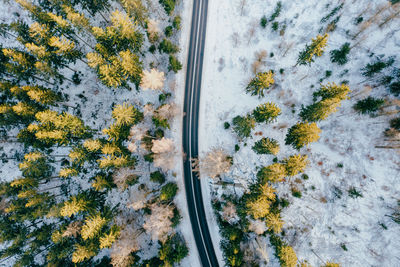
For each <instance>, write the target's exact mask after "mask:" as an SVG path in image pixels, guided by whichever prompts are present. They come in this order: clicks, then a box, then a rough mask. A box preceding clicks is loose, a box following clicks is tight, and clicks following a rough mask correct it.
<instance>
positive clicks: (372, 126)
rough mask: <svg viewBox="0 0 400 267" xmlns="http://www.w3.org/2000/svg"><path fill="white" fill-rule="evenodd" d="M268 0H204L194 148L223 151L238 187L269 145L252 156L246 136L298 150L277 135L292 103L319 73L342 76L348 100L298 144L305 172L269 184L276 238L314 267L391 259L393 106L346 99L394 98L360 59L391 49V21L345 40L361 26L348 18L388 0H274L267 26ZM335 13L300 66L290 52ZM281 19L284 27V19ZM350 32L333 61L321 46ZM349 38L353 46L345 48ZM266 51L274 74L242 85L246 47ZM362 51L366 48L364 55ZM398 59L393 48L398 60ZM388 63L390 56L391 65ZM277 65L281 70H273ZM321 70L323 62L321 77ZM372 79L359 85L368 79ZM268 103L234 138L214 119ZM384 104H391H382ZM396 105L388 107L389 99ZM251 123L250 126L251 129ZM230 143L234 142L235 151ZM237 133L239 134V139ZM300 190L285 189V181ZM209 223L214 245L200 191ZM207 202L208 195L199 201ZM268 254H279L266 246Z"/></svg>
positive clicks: (293, 116)
mask: <svg viewBox="0 0 400 267" xmlns="http://www.w3.org/2000/svg"><path fill="white" fill-rule="evenodd" d="M277 2H278V1H276V0H273V1H262V0H251V1H246V0H218V1H210V2H209V13H208V14H209V15H208V16H209V17H208V25H207V38H206V51H205V59H204V61H205V62H204V73H203V85H202V92H201V114H200V120H201V122H200V127H199V128H200V129H201V130H200V137H199V140H200V146H201V147H200V151H201V152H202V153H203V155H204V154H205V153H206V152H207V151H209V150H210V149H212V148H215V147H221V148H223V149H225V150H226V151H227V152H228V153H229V154H230V155H232V156H233V161H234V164H233V166H232V169H231V171H230V172H229V173H228V174H226V176H225V178H231V179H233V180H234V182H235V183H239V184H241V185H242V186H243V187H244V188H247V186H248V185H249V184H250V183H253V182H255V180H256V173H257V170H258V168H259V167H262V166H266V165H269V164H271V163H272V159H273V158H274V156H272V155H257V154H256V153H255V152H254V151H253V150H252V149H251V147H252V146H253V145H254V142H255V141H257V140H259V139H260V138H261V137H270V138H274V139H276V140H278V141H279V144H280V146H281V151H280V152H279V154H278V155H277V157H278V158H279V159H282V158H285V157H287V156H289V155H293V154H296V153H298V152H297V151H296V150H294V149H293V148H291V147H289V146H285V145H284V143H285V142H284V139H285V136H286V133H287V129H288V128H289V127H291V126H292V125H294V124H295V123H296V122H297V121H299V120H300V119H299V116H298V113H299V111H300V109H301V105H302V104H303V105H305V106H306V105H309V104H310V103H312V99H313V98H312V93H313V92H314V91H316V90H317V89H318V88H319V83H320V79H323V80H322V83H323V84H326V83H328V82H335V83H337V84H340V83H341V82H342V81H344V80H346V81H348V85H349V86H350V89H351V91H352V92H351V94H350V96H351V99H350V100H345V101H343V102H342V106H341V107H340V108H339V110H338V112H337V113H335V114H333V115H331V116H329V117H328V119H326V120H324V121H322V122H319V123H318V126H319V127H320V128H321V130H322V133H321V138H320V139H319V141H318V142H315V143H313V144H311V145H310V146H308V147H307V148H303V149H301V150H300V152H301V153H302V154H306V155H308V158H309V160H310V162H311V163H310V165H309V166H308V168H307V169H306V171H305V173H306V174H307V175H308V176H309V179H307V180H303V179H297V178H300V176H299V177H294V178H290V179H288V180H287V182H286V183H281V184H280V185H279V187H278V195H279V196H280V197H284V198H287V199H288V200H289V201H290V203H291V204H290V205H289V207H288V208H286V209H284V210H283V213H282V217H283V220H284V221H285V225H284V231H285V233H286V235H285V236H284V237H283V239H284V240H285V241H287V242H288V243H289V245H291V246H293V248H294V250H295V251H296V253H297V257H298V258H299V260H307V261H308V262H309V263H310V264H312V266H320V265H322V264H324V263H325V262H327V261H329V260H332V261H335V262H338V263H340V264H342V266H382V267H386V266H387V267H392V266H400V257H399V251H400V235H399V231H400V225H398V224H396V223H395V222H393V221H392V220H391V219H390V218H389V217H388V216H387V215H390V214H391V213H392V212H393V210H392V209H393V208H394V207H396V205H397V201H398V199H399V195H400V194H399V193H400V183H399V177H400V154H399V151H398V150H397V151H396V150H394V149H381V148H375V146H386V145H388V143H387V141H385V140H384V139H385V138H384V137H383V131H384V130H385V129H386V128H388V127H389V120H390V119H391V118H393V117H394V116H390V115H389V116H377V117H374V118H372V117H370V116H368V115H359V114H358V113H356V112H355V111H354V110H353V108H352V106H353V105H354V104H355V102H356V101H357V100H360V99H363V98H365V97H366V96H368V95H371V96H374V97H382V98H385V99H387V100H390V99H392V98H393V96H391V95H390V94H389V93H388V91H387V90H386V89H385V88H384V87H382V86H375V84H374V82H372V81H368V80H367V81H366V78H365V77H363V76H362V75H361V69H362V68H363V67H365V65H366V64H368V63H370V62H371V61H373V59H374V58H375V56H377V55H383V54H384V55H385V58H387V57H389V56H397V55H398V54H399V52H400V33H399V30H400V21H399V19H394V20H393V21H391V22H390V23H386V24H384V25H382V27H378V26H377V25H376V24H374V23H373V24H372V25H370V26H369V27H368V28H367V29H365V30H364V31H363V32H362V33H361V34H359V35H358V36H357V38H355V39H353V38H352V36H354V35H355V34H356V33H357V32H358V31H359V30H360V25H356V24H355V19H356V18H357V17H360V16H361V15H362V16H363V17H364V19H368V18H370V17H372V16H373V15H374V14H375V12H376V11H377V10H378V9H379V8H380V7H381V6H382V5H384V4H387V1H384V0H380V1H368V0H357V1H351V0H347V1H345V0H342V1H330V0H322V1H315V0H312V1H302V0H290V1H282V11H281V13H280V15H279V16H278V17H277V18H276V19H275V21H277V22H279V28H278V30H277V31H273V30H272V29H271V23H268V24H267V26H266V28H265V29H264V28H262V27H261V26H260V19H261V17H262V16H264V15H265V16H266V17H267V18H268V17H269V16H271V14H272V13H273V11H274V8H275V6H276V4H277ZM340 4H344V6H343V8H342V9H340V10H339V11H338V13H337V14H336V15H335V16H332V17H331V18H329V19H328V20H327V21H326V22H321V19H322V18H323V17H325V16H327V15H328V14H329V13H330V12H331V11H332V10H333V9H334V8H335V7H337V6H339V5H340ZM337 16H340V19H339V21H338V22H337V23H336V26H337V27H336V29H335V30H334V31H333V32H329V41H328V46H327V49H326V51H325V53H324V55H323V56H322V57H319V58H317V59H316V60H315V62H314V63H312V65H311V67H309V66H296V67H295V64H296V61H297V57H298V54H299V52H300V51H301V50H302V49H303V48H304V47H305V45H306V44H307V43H310V41H311V38H314V37H315V36H317V35H318V34H323V33H324V32H325V29H326V27H327V25H328V23H329V22H330V21H332V20H333V19H334V18H336V17H337ZM283 25H286V26H283ZM282 29H283V30H282ZM345 42H349V43H350V44H351V46H352V49H351V51H350V54H349V61H348V63H347V64H345V65H343V66H339V65H337V64H334V63H331V62H330V57H329V52H330V51H331V50H333V49H339V48H340V46H342V45H343V44H344V43H345ZM353 46H354V47H353ZM261 50H266V51H267V54H268V56H267V58H266V60H265V64H264V65H263V66H261V67H260V71H267V70H269V69H272V70H274V71H275V73H276V75H275V85H276V86H274V87H273V88H272V89H270V90H269V91H268V92H267V94H266V95H265V97H263V98H260V99H259V98H257V96H251V95H250V94H246V92H245V88H246V85H247V84H248V82H249V81H250V79H251V78H252V77H253V75H254V74H253V73H252V70H251V65H252V63H253V61H254V60H255V53H256V52H259V51H261ZM371 53H374V54H375V55H374V56H372V55H371ZM397 60H398V59H397ZM396 64H397V66H398V61H396V63H395V65H396ZM280 69H283V72H282V73H280V72H279V70H280ZM326 71H331V75H330V77H325V76H326ZM370 87H371V88H372V90H369V88H370ZM270 101H272V102H274V103H276V104H277V105H278V106H279V107H280V108H281V110H282V115H280V116H279V117H278V120H277V122H275V123H272V124H268V125H266V124H257V126H256V128H255V130H253V133H252V137H251V138H248V139H246V140H245V141H244V142H240V143H239V142H238V141H237V138H236V136H235V134H234V133H233V132H232V131H231V130H230V129H229V130H225V129H224V125H223V124H224V122H226V121H228V122H231V121H232V118H233V117H235V116H237V115H242V116H243V115H245V114H246V113H249V112H251V111H252V110H253V109H254V108H255V107H256V106H257V105H259V104H261V103H265V102H270ZM391 108H393V107H391ZM396 108H397V110H398V109H399V107H398V106H397V107H395V108H394V109H395V110H396ZM255 133H257V135H255ZM235 144H239V145H240V150H239V151H238V152H237V153H235V150H234V147H235ZM246 144H247V145H246ZM203 185H204V188H205V189H206V190H207V191H206V192H203V193H204V195H205V197H207V196H208V197H209V196H210V194H217V195H221V194H222V193H227V192H230V193H233V194H235V193H236V192H241V190H240V189H239V190H237V191H236V190H234V188H232V187H231V186H226V187H222V186H218V185H213V182H212V181H210V182H209V181H207V180H203ZM293 188H295V189H297V190H300V191H301V192H302V197H301V198H295V197H293V196H292V194H291V189H293ZM352 188H355V189H356V190H357V191H358V192H360V193H361V194H362V197H356V198H352V197H351V196H350V194H349V193H348V190H350V189H352ZM206 202H208V203H205V204H206V205H209V206H208V212H209V217H210V218H209V223H210V227H214V229H211V231H212V232H214V233H215V234H214V236H213V237H215V240H214V243H215V247H216V248H217V247H218V246H219V245H218V243H219V240H220V238H219V237H218V234H217V232H218V229H217V227H218V226H217V224H216V223H215V218H213V215H212V214H213V212H212V210H211V205H210V200H209V201H206ZM206 207H207V206H206ZM269 250H270V251H269V255H270V257H271V259H270V260H271V261H270V265H268V266H276V265H279V263H278V262H277V261H276V259H274V256H273V253H272V252H271V251H272V248H269Z"/></svg>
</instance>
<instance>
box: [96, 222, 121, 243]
mask: <svg viewBox="0 0 400 267" xmlns="http://www.w3.org/2000/svg"><path fill="white" fill-rule="evenodd" d="M119 235H120V230H119V228H118V227H116V226H114V227H111V229H110V230H109V231H108V233H104V234H103V235H102V236H101V237H100V249H103V248H110V247H111V246H112V244H113V243H114V242H115V241H116V240H117V239H118V237H119Z"/></svg>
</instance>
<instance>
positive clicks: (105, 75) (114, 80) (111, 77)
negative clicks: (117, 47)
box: [99, 61, 124, 87]
mask: <svg viewBox="0 0 400 267" xmlns="http://www.w3.org/2000/svg"><path fill="white" fill-rule="evenodd" d="M113 63H114V64H104V65H100V66H99V76H100V79H101V81H102V82H103V83H104V84H105V85H107V86H108V87H119V86H121V85H122V83H123V81H124V79H123V76H122V73H121V66H120V64H119V63H118V62H117V61H114V62H113Z"/></svg>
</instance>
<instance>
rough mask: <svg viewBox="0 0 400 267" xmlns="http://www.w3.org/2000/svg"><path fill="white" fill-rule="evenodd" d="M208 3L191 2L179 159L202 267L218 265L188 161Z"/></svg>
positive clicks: (194, 139)
mask: <svg viewBox="0 0 400 267" xmlns="http://www.w3.org/2000/svg"><path fill="white" fill-rule="evenodd" d="M207 6H208V0H194V1H193V15H192V26H191V31H190V43H189V53H188V64H187V72H186V85H185V100H184V101H185V102H184V107H183V111H184V114H185V115H184V117H183V133H182V138H183V140H182V145H183V151H184V153H185V155H186V157H185V158H184V160H183V168H184V179H185V190H186V196H187V202H188V209H189V217H190V221H191V224H192V230H193V235H194V239H195V242H196V246H197V249H198V251H199V256H200V261H201V264H202V265H203V266H204V267H207V266H218V260H217V257H216V255H215V251H214V247H213V243H212V241H211V236H210V232H209V230H208V226H207V220H206V214H205V211H204V205H203V199H202V195H201V186H200V180H199V179H198V178H197V176H196V174H195V173H194V172H193V170H192V165H191V161H190V159H192V158H196V157H197V156H198V122H199V100H200V87H201V72H202V68H203V55H204V44H205V42H204V41H205V36H206V24H207Z"/></svg>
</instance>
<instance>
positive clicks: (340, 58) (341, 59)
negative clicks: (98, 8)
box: [330, 43, 350, 65]
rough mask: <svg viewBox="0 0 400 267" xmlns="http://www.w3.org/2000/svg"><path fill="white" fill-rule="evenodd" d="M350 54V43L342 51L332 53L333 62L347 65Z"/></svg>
mask: <svg viewBox="0 0 400 267" xmlns="http://www.w3.org/2000/svg"><path fill="white" fill-rule="evenodd" d="M349 53H350V43H345V44H343V45H342V46H341V47H340V49H337V50H332V51H331V53H330V54H331V62H332V63H337V64H339V65H344V64H346V63H347V61H348V59H347V55H348V54H349Z"/></svg>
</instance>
